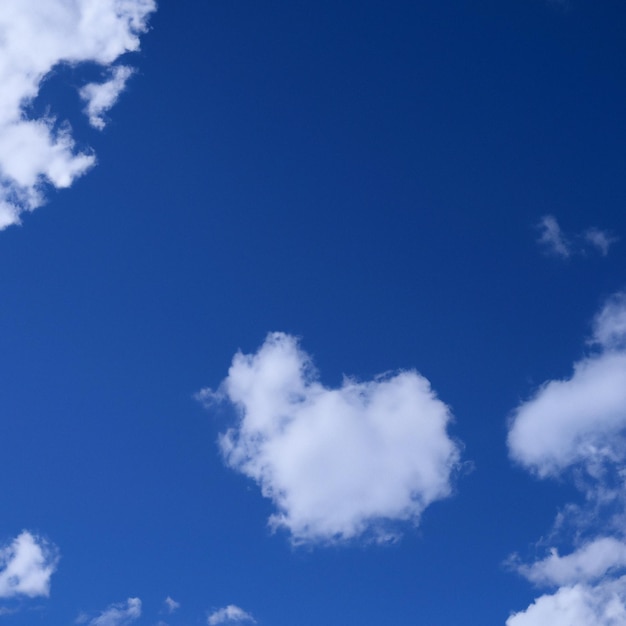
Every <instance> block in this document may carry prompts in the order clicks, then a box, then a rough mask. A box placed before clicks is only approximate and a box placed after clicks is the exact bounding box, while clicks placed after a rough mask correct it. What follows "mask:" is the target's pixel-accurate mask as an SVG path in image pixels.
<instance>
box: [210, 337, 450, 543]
mask: <svg viewBox="0 0 626 626" xmlns="http://www.w3.org/2000/svg"><path fill="white" fill-rule="evenodd" d="M198 397H199V398H200V399H202V400H204V401H205V402H211V401H214V400H216V399H226V400H228V401H230V402H231V403H232V404H233V405H234V406H235V407H236V408H237V410H238V414H239V419H238V422H237V424H236V426H235V427H233V428H231V429H229V430H228V431H227V432H226V433H223V434H222V435H221V437H220V440H219V443H220V447H221V450H222V453H223V456H224V459H225V461H226V463H227V464H228V465H229V466H230V467H231V468H233V469H235V470H237V471H239V472H241V473H243V474H245V475H246V476H248V477H250V478H252V479H253V480H255V481H256V482H257V484H258V485H259V486H260V488H261V490H262V493H263V495H264V496H265V497H267V498H270V499H271V500H272V501H273V502H274V504H275V506H276V508H277V512H276V513H275V514H274V515H272V517H271V518H270V524H271V526H272V527H273V528H284V529H286V530H287V531H288V532H289V533H290V535H291V539H292V541H293V542H294V543H313V542H318V543H334V542H341V541H345V540H350V539H353V538H355V537H359V536H368V538H373V539H375V540H379V541H382V540H385V539H389V538H391V537H392V536H394V535H393V532H392V531H390V528H389V522H397V521H410V522H412V523H414V524H417V523H418V522H419V518H420V515H421V514H422V512H423V511H424V509H425V508H426V507H427V506H428V505H430V504H431V503H432V502H434V501H436V500H439V499H442V498H445V497H446V496H448V495H450V493H451V490H452V486H451V476H452V474H453V472H454V470H455V469H456V468H457V467H458V463H459V457H460V453H459V446H458V445H457V444H456V443H455V442H454V441H453V440H452V439H451V438H450V436H449V435H448V433H447V427H448V425H449V423H450V421H451V419H452V416H451V413H450V410H449V409H448V407H447V406H446V405H445V404H444V403H443V402H441V401H440V400H439V399H438V398H437V397H436V395H435V393H434V391H433V390H432V389H431V387H430V384H429V382H428V381H427V380H426V378H424V377H423V376H421V375H420V374H418V373H417V372H415V371H405V372H400V373H398V374H396V375H387V376H380V377H377V378H375V379H374V380H371V381H368V382H356V381H354V380H352V379H349V378H346V379H344V381H343V384H342V385H341V386H340V387H339V388H337V389H329V388H327V387H325V386H323V385H322V384H321V383H320V382H319V381H318V379H317V374H316V372H315V370H314V368H313V365H312V361H311V358H310V357H309V355H308V354H307V353H306V352H304V351H303V350H302V349H300V347H299V345H298V341H297V339H296V338H295V337H293V336H290V335H287V334H285V333H278V332H277V333H271V334H269V335H268V336H267V339H266V340H265V342H264V343H263V345H262V346H261V347H260V349H259V350H258V351H257V352H256V353H255V354H248V355H246V354H242V353H241V352H239V353H237V354H236V355H235V357H234V359H233V362H232V365H231V367H230V369H229V372H228V377H227V378H226V379H225V380H224V381H223V382H222V384H221V385H220V387H219V390H218V392H217V393H215V392H213V391H212V390H210V389H205V390H203V391H202V392H200V393H199V394H198Z"/></svg>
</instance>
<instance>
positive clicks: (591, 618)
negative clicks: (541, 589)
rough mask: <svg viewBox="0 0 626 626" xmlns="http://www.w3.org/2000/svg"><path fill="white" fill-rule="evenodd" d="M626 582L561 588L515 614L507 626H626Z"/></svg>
mask: <svg viewBox="0 0 626 626" xmlns="http://www.w3.org/2000/svg"><path fill="white" fill-rule="evenodd" d="M625 602H626V578H619V579H617V580H615V581H610V582H605V583H601V584H598V585H595V586H589V585H585V584H577V585H573V586H571V587H561V588H560V589H559V590H558V591H556V592H555V593H554V594H546V595H543V596H541V597H540V598H538V599H537V600H535V602H534V603H533V604H531V605H530V606H529V607H528V609H526V610H525V611H520V612H519V613H515V614H514V615H512V616H511V617H509V619H508V620H507V621H506V626H626V605H625Z"/></svg>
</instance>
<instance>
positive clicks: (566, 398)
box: [507, 293, 626, 626]
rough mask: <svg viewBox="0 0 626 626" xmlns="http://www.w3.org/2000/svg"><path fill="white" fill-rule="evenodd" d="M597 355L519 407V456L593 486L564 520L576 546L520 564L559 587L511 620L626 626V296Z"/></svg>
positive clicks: (533, 577)
mask: <svg viewBox="0 0 626 626" xmlns="http://www.w3.org/2000/svg"><path fill="white" fill-rule="evenodd" d="M589 344H590V345H591V346H592V349H593V353H592V354H590V355H589V356H586V357H584V358H583V359H581V360H580V361H578V362H577V363H575V364H574V372H573V374H572V375H571V376H570V377H569V378H566V379H563V380H551V381H548V382H547V383H545V384H544V385H543V386H542V387H541V388H540V389H539V391H538V392H537V393H536V394H535V395H534V397H532V398H531V399H530V400H528V401H527V402H524V403H522V404H521V405H520V406H519V407H518V408H517V409H516V411H515V413H514V415H513V418H512V421H511V425H510V430H509V437H508V444H509V450H510V454H511V456H512V458H513V459H514V460H516V461H517V462H518V463H520V464H521V465H523V466H525V467H526V468H528V469H529V470H531V471H532V472H533V473H536V474H537V475H539V476H540V477H563V476H570V477H571V478H572V479H573V480H574V484H575V485H576V486H577V487H579V488H580V489H581V490H582V492H583V493H584V496H585V500H584V504H583V505H570V506H569V507H566V508H565V509H564V512H562V513H561V514H560V516H559V518H558V519H557V521H558V523H557V525H556V526H555V532H556V536H558V535H559V531H560V530H561V528H563V527H564V526H565V523H564V522H565V521H566V522H568V523H569V524H570V525H571V526H572V527H573V531H574V541H573V543H574V548H573V550H572V551H571V552H570V553H569V554H565V555H560V554H559V552H558V551H557V550H556V549H555V548H553V549H552V550H551V551H550V554H549V555H548V556H546V557H544V558H540V559H538V560H537V561H535V562H533V563H530V564H520V563H516V564H515V567H516V569H517V571H518V572H519V573H520V574H522V575H523V576H524V577H526V578H527V579H528V580H530V581H531V582H533V583H534V584H536V585H539V586H545V587H552V588H554V587H558V589H557V591H556V592H554V593H548V594H545V595H543V596H540V597H539V598H538V599H537V600H536V601H535V602H534V603H533V604H532V605H531V606H530V607H528V609H526V610H525V611H521V612H519V613H516V614H514V615H513V616H511V617H510V618H509V620H508V621H507V626H540V625H543V624H576V625H577V626H587V625H589V626H591V625H593V626H616V625H617V624H626V577H624V576H622V574H623V573H624V571H626V532H624V528H625V525H624V521H625V520H626V488H625V487H624V481H623V478H624V476H625V475H626V438H625V437H624V429H625V427H626V294H624V293H618V294H615V295H614V296H612V297H611V298H609V300H608V301H607V302H606V303H605V305H604V306H603V307H602V309H601V310H600V312H599V313H598V314H597V316H596V318H595V320H594V325H593V334H592V337H591V339H590V341H589Z"/></svg>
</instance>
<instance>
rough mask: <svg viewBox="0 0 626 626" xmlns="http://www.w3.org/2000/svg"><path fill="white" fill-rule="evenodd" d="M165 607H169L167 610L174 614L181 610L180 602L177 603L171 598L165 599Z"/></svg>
mask: <svg viewBox="0 0 626 626" xmlns="http://www.w3.org/2000/svg"><path fill="white" fill-rule="evenodd" d="M165 605H166V606H167V610H168V611H169V612H170V613H173V612H174V611H176V609H179V608H180V602H176V600H173V599H172V598H170V597H169V596H167V598H165Z"/></svg>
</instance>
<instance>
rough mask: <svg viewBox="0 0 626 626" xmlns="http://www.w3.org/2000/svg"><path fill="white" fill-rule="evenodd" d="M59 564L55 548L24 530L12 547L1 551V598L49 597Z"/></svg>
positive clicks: (6, 547)
mask: <svg viewBox="0 0 626 626" xmlns="http://www.w3.org/2000/svg"><path fill="white" fill-rule="evenodd" d="M57 562H58V552H57V550H56V549H55V548H54V547H53V546H51V545H49V544H48V543H47V542H46V541H44V540H43V539H41V538H39V537H35V536H34V535H32V534H31V533H29V532H28V531H23V532H22V533H20V535H18V536H17V537H16V538H15V539H14V540H13V541H12V542H11V544H10V545H8V546H5V547H2V548H0V598H11V597H14V596H18V595H23V596H28V597H30V598H34V597H37V596H48V595H49V594H50V577H51V576H52V574H53V573H54V571H55V569H56V566H57Z"/></svg>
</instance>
